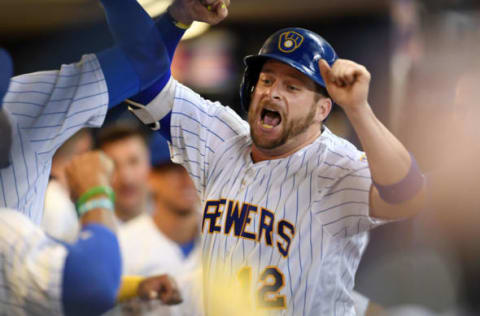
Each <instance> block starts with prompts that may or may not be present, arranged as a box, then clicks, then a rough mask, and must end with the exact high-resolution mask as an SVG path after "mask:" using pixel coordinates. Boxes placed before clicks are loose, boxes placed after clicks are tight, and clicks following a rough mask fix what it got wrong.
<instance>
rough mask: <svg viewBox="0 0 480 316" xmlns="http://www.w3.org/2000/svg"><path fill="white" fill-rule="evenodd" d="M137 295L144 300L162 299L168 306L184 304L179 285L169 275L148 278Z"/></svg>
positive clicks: (139, 288) (141, 284)
mask: <svg viewBox="0 0 480 316" xmlns="http://www.w3.org/2000/svg"><path fill="white" fill-rule="evenodd" d="M137 294H138V296H139V297H140V298H141V299H143V300H153V299H160V300H161V301H162V303H163V304H166V305H175V304H180V303H181V302H182V297H181V295H180V291H179V290H178V287H177V283H176V282H175V280H174V279H173V278H171V277H170V276H168V275H167V274H162V275H160V276H154V277H149V278H146V279H145V280H143V281H142V282H141V283H140V285H139V286H138V290H137Z"/></svg>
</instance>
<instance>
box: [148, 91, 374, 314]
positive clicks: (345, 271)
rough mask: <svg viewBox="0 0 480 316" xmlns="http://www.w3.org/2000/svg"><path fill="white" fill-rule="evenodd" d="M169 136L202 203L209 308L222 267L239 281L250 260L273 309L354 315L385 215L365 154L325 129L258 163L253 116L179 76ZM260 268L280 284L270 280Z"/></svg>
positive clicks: (260, 299) (263, 300)
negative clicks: (359, 281) (375, 203)
mask: <svg viewBox="0 0 480 316" xmlns="http://www.w3.org/2000/svg"><path fill="white" fill-rule="evenodd" d="M169 101H171V100H163V101H158V100H157V101H155V102H158V103H159V104H158V105H159V106H162V105H161V103H162V102H163V103H164V104H165V103H168V102H169ZM155 102H153V103H151V104H150V105H149V106H155V104H154V103H155ZM164 106H165V105H164ZM171 135H172V144H171V151H172V156H173V159H174V161H176V162H178V163H182V164H183V165H184V166H185V167H186V168H187V170H188V171H189V173H190V175H191V176H192V179H193V180H194V182H195V184H196V187H197V190H198V191H199V194H200V196H201V197H202V200H203V203H204V211H203V220H202V241H203V244H202V251H203V269H204V283H205V286H204V289H205V293H204V301H205V308H206V312H207V314H208V313H211V312H212V311H213V306H215V305H216V304H217V302H216V301H215V300H216V299H217V298H216V297H215V295H214V294H213V290H214V289H215V287H216V286H217V284H216V282H217V281H218V279H217V275H218V274H219V273H220V274H223V273H225V274H227V275H228V277H231V278H233V279H236V278H237V276H238V272H239V271H241V270H242V269H244V268H245V267H249V268H251V272H252V283H251V285H252V288H253V289H252V290H253V291H252V295H254V296H252V302H257V303H258V304H264V307H267V309H266V310H267V311H269V308H271V311H269V312H268V313H269V314H271V315H292V316H293V315H295V316H296V315H312V316H313V315H315V316H316V315H329V316H330V315H354V314H355V311H354V305H353V300H352V297H351V294H350V292H351V290H352V288H353V283H354V275H355V271H356V269H357V266H358V263H359V260H360V258H361V255H362V253H363V251H364V249H365V246H366V244H367V242H368V235H367V234H368V230H369V229H371V228H372V227H373V226H375V225H377V224H379V223H380V222H378V221H376V220H375V219H373V218H371V217H369V215H368V214H369V206H368V202H369V189H370V185H371V178H370V172H369V169H368V163H367V161H366V160H365V159H362V157H363V153H362V152H360V151H359V150H357V149H356V148H355V147H354V146H353V145H352V144H350V143H349V142H347V141H346V140H344V139H341V138H339V137H337V136H335V135H334V134H332V133H331V132H330V131H329V130H328V128H325V130H324V132H323V133H322V135H321V136H320V137H319V138H318V139H317V140H316V141H315V142H314V143H312V144H310V145H308V146H306V147H304V148H302V149H301V150H299V151H297V152H296V153H294V154H293V155H291V156H289V157H286V158H283V159H276V160H269V161H262V162H258V163H255V164H254V163H253V162H252V160H251V156H250V153H251V145H252V143H251V138H250V134H249V126H248V124H247V123H246V122H245V121H243V120H241V118H240V117H238V116H237V115H236V114H235V113H234V112H233V111H232V110H231V109H229V108H227V107H223V106H221V105H220V104H218V103H212V102H210V101H208V100H204V99H203V98H201V97H200V96H199V95H197V94H195V93H194V92H192V91H191V90H190V89H188V88H186V87H184V86H182V85H180V84H178V85H177V88H176V95H175V98H174V100H173V108H172V117H171ZM235 218H237V219H239V220H238V221H236V220H235ZM236 222H237V223H239V224H238V225H237V226H238V227H237V226H235V223H236ZM275 271H277V272H275ZM274 272H275V273H274ZM262 275H263V276H264V277H265V276H267V278H268V277H270V279H268V280H269V281H268V282H273V280H278V282H279V283H278V284H279V285H281V286H278V288H277V289H274V290H272V289H271V288H265V284H266V283H265V282H267V281H264V282H263V283H262V282H261V280H260V279H261V277H262ZM268 282H267V283H268ZM262 284H263V286H262ZM269 284H270V285H271V284H273V283H269ZM262 288H263V290H265V291H264V292H262V293H263V294H262V293H261V295H260V296H258V293H255V291H259V289H260V290H261V289H262ZM277 303H278V304H277ZM283 305H284V306H283ZM274 307H276V308H274Z"/></svg>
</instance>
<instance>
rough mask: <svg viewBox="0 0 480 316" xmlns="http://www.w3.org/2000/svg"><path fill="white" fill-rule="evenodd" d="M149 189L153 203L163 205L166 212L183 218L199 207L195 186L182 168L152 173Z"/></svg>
mask: <svg viewBox="0 0 480 316" xmlns="http://www.w3.org/2000/svg"><path fill="white" fill-rule="evenodd" d="M150 187H151V190H152V192H153V195H154V197H155V202H156V203H158V204H161V205H163V207H164V209H165V210H166V211H168V212H173V213H175V214H177V215H180V216H182V215H183V216H185V215H190V214H192V213H194V212H195V211H196V209H197V208H198V207H199V206H200V205H199V198H198V195H197V190H196V189H195V185H194V184H193V181H192V179H191V178H190V176H189V175H188V173H187V171H186V170H185V169H184V168H183V167H182V168H172V169H169V170H166V171H163V172H156V171H153V172H152V174H151V176H150Z"/></svg>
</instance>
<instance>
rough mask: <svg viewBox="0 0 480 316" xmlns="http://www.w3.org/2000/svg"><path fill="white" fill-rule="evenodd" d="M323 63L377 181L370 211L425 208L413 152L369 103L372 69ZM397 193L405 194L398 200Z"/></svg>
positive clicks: (402, 213)
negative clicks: (409, 150) (376, 114)
mask: <svg viewBox="0 0 480 316" xmlns="http://www.w3.org/2000/svg"><path fill="white" fill-rule="evenodd" d="M319 67H320V70H321V72H322V77H323V78H324V80H325V83H326V86H327V90H328V93H329V95H330V96H331V97H332V99H333V101H334V102H335V103H337V104H338V105H340V106H341V107H342V108H343V110H344V111H345V114H346V115H347V117H348V119H349V120H350V122H351V123H352V125H353V128H354V130H355V132H356V133H357V135H358V137H359V139H360V142H361V144H362V146H363V149H364V150H365V153H366V155H367V158H368V163H369V168H370V171H371V175H372V178H373V181H374V183H375V184H373V185H372V186H371V189H370V215H371V216H373V217H377V218H383V219H399V218H405V217H409V216H412V215H414V214H416V213H418V212H419V211H420V210H421V209H422V208H423V200H424V180H423V176H422V174H421V173H420V172H419V170H418V166H417V165H416V163H415V162H414V160H412V157H413V156H411V155H410V154H409V153H408V151H407V150H406V149H405V147H404V146H403V145H402V143H401V142H400V141H399V140H398V139H397V138H396V137H395V136H394V135H393V134H392V133H390V131H389V130H388V129H387V128H386V127H385V126H384V125H383V124H382V123H381V122H380V121H379V120H378V119H377V117H376V116H375V114H374V113H373V111H372V109H371V107H370V105H369V104H368V91H369V85H370V73H369V72H368V71H367V69H366V68H365V67H363V66H361V65H358V64H356V63H354V62H352V61H349V60H342V59H339V60H338V61H336V62H335V64H334V65H333V67H332V68H330V66H329V65H328V64H327V63H326V62H325V61H323V60H321V61H320V62H319ZM377 187H383V188H384V189H387V191H388V189H395V188H396V189H397V192H395V191H394V190H390V191H393V192H386V193H387V194H383V196H381V193H382V192H379V189H378V188H377ZM381 190H382V189H380V191H381ZM384 192H385V190H384ZM392 193H393V194H392ZM395 195H396V196H397V197H398V196H400V197H401V198H399V199H397V200H394V199H395ZM392 197H393V198H394V199H392Z"/></svg>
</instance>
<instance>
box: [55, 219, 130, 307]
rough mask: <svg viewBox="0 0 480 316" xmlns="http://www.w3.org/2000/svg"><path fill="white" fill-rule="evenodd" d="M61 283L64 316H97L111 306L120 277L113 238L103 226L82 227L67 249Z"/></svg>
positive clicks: (118, 251)
mask: <svg viewBox="0 0 480 316" xmlns="http://www.w3.org/2000/svg"><path fill="white" fill-rule="evenodd" d="M67 248H68V255H67V258H66V260H65V267H64V272H63V282H62V303H63V307H64V311H65V314H66V315H101V314H103V313H104V312H106V311H107V310H109V309H110V308H112V307H113V305H114V304H115V300H116V295H117V293H118V288H119V285H120V276H121V255H120V248H119V245H118V241H117V238H116V236H115V235H114V234H113V233H112V232H111V231H110V230H108V229H106V228H105V227H104V226H101V225H96V224H90V225H87V226H84V228H83V229H82V233H81V235H80V238H79V239H78V241H77V242H76V243H75V244H73V245H71V246H67Z"/></svg>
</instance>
